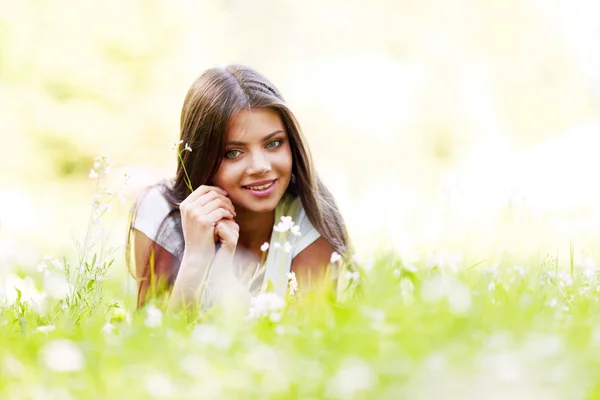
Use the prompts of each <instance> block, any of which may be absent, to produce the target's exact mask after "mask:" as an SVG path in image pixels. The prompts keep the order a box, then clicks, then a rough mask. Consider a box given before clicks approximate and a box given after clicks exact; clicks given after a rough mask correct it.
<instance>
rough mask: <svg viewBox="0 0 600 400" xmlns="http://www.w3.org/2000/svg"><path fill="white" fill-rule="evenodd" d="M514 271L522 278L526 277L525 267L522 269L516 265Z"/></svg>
mask: <svg viewBox="0 0 600 400" xmlns="http://www.w3.org/2000/svg"><path fill="white" fill-rule="evenodd" d="M513 270H514V271H515V272H516V273H517V274H519V275H520V276H525V274H526V272H525V269H523V267H521V266H520V265H515V266H514V267H513Z"/></svg>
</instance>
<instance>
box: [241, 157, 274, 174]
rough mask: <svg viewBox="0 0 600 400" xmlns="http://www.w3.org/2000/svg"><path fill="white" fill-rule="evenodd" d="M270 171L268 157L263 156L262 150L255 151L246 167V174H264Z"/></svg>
mask: <svg viewBox="0 0 600 400" xmlns="http://www.w3.org/2000/svg"><path fill="white" fill-rule="evenodd" d="M269 171H271V163H270V161H269V159H268V157H266V156H265V154H263V153H262V152H256V153H254V154H253V155H252V157H251V161H250V165H249V167H248V170H247V172H248V174H250V175H254V174H259V175H264V174H266V173H268V172H269Z"/></svg>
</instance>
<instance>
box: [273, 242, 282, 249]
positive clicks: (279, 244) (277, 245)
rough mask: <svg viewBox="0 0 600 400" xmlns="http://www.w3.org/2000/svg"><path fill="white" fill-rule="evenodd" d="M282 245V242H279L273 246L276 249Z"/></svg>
mask: <svg viewBox="0 0 600 400" xmlns="http://www.w3.org/2000/svg"><path fill="white" fill-rule="evenodd" d="M280 247H281V243H279V242H275V243H273V248H274V249H279V248H280Z"/></svg>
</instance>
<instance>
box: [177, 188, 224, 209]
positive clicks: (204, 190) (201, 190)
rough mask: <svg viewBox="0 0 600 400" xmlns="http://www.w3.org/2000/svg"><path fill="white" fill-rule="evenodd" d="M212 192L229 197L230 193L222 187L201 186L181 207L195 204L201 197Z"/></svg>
mask: <svg viewBox="0 0 600 400" xmlns="http://www.w3.org/2000/svg"><path fill="white" fill-rule="evenodd" d="M211 190H214V191H216V192H217V193H221V194H222V195H223V196H227V195H228V193H227V192H226V191H225V190H223V189H221V188H220V187H217V186H209V185H201V186H200V187H198V188H197V189H196V190H194V191H193V192H192V193H190V195H189V196H188V197H186V198H185V200H183V201H182V202H181V205H180V207H181V206H183V205H188V204H190V203H193V202H194V201H196V200H197V199H198V198H199V197H201V196H204V195H205V194H207V193H208V192H210V191H211Z"/></svg>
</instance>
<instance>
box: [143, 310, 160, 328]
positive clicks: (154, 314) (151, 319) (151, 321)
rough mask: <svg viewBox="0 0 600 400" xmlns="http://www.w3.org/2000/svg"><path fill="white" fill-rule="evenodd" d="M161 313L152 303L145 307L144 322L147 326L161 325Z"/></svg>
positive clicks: (155, 326)
mask: <svg viewBox="0 0 600 400" xmlns="http://www.w3.org/2000/svg"><path fill="white" fill-rule="evenodd" d="M162 318H163V313H162V311H160V310H159V309H158V308H156V307H155V306H153V305H149V306H148V307H146V320H145V321H144V324H145V325H146V326H147V327H149V328H157V327H159V326H161V325H162Z"/></svg>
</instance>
